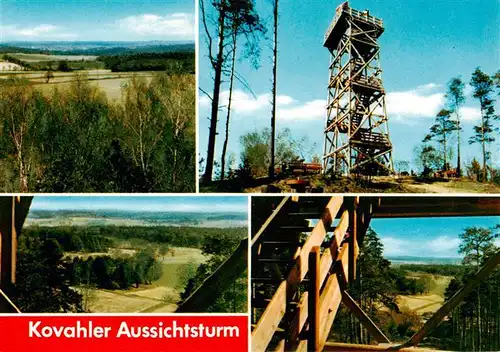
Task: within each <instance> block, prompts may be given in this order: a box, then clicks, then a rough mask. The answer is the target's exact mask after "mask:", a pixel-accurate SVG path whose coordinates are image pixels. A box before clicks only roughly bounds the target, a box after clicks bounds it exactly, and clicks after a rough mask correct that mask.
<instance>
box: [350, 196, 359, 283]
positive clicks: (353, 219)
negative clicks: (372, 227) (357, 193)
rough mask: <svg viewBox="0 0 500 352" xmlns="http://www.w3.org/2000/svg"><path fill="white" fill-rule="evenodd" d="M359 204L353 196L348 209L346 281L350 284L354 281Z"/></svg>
mask: <svg viewBox="0 0 500 352" xmlns="http://www.w3.org/2000/svg"><path fill="white" fill-rule="evenodd" d="M358 204H359V198H358V197H355V198H354V199H353V200H352V204H351V207H350V209H349V243H350V246H349V273H348V281H349V282H350V283H351V284H352V283H354V278H355V277H356V258H355V254H354V251H355V250H356V246H355V243H357V241H358V212H357V206H358Z"/></svg>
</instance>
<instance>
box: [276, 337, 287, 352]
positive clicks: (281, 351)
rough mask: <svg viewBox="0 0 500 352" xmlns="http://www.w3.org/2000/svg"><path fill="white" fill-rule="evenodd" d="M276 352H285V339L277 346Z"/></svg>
mask: <svg viewBox="0 0 500 352" xmlns="http://www.w3.org/2000/svg"><path fill="white" fill-rule="evenodd" d="M274 352H285V339H281V340H280V342H278V344H277V345H276V348H275V349H274Z"/></svg>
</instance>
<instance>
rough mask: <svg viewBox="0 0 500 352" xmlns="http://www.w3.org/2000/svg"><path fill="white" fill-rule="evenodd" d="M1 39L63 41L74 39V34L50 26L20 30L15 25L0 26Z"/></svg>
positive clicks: (58, 27)
mask: <svg viewBox="0 0 500 352" xmlns="http://www.w3.org/2000/svg"><path fill="white" fill-rule="evenodd" d="M0 36H1V37H4V36H5V37H16V38H19V37H22V38H23V39H30V38H33V39H65V38H74V37H75V34H73V33H69V32H67V31H66V29H65V28H64V27H60V26H55V25H52V24H40V25H38V26H35V27H24V28H20V27H18V26H16V25H9V26H0Z"/></svg>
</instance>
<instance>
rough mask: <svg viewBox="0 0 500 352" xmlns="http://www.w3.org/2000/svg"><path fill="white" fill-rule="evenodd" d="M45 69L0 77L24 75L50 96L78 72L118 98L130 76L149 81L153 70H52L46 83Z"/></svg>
mask: <svg viewBox="0 0 500 352" xmlns="http://www.w3.org/2000/svg"><path fill="white" fill-rule="evenodd" d="M45 73H46V72H45V71H26V72H17V73H12V72H0V79H1V78H2V77H3V78H6V77H9V76H13V75H15V76H16V77H24V78H26V79H28V81H29V82H30V83H31V84H32V85H33V86H34V87H35V88H36V89H39V90H41V91H42V93H44V94H45V95H47V96H50V95H51V94H52V92H53V91H54V89H56V88H57V89H59V90H63V91H64V90H66V89H68V88H69V87H70V85H71V83H72V82H74V81H75V80H76V76H77V75H78V74H84V75H85V76H86V78H87V80H88V81H89V82H90V84H92V85H95V86H97V87H99V88H100V89H102V90H103V91H104V92H105V93H106V96H107V97H108V98H109V99H111V100H120V99H121V95H122V87H123V85H124V84H125V83H127V82H128V81H129V80H130V79H131V78H132V77H134V76H137V77H139V76H140V77H144V78H145V79H146V80H147V81H150V80H151V79H152V77H153V74H154V73H153V72H137V73H136V72H130V73H129V72H119V73H114V72H111V71H110V70H83V71H73V72H54V78H52V79H51V80H50V81H49V82H48V83H47V82H46V79H45Z"/></svg>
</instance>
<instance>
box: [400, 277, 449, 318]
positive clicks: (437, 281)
mask: <svg viewBox="0 0 500 352" xmlns="http://www.w3.org/2000/svg"><path fill="white" fill-rule="evenodd" d="M408 277H409V278H413V279H417V278H420V279H425V280H426V281H427V286H428V288H429V292H427V293H426V294H423V295H415V296H399V297H398V305H400V306H406V307H408V308H410V309H412V310H415V311H416V312H418V313H419V314H424V313H428V312H435V311H437V310H438V309H439V308H440V307H441V306H442V305H443V303H444V293H445V290H446V287H448V284H449V283H450V281H451V279H452V278H453V277H451V276H441V275H433V274H428V273H420V272H410V273H408Z"/></svg>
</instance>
